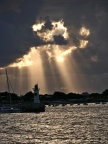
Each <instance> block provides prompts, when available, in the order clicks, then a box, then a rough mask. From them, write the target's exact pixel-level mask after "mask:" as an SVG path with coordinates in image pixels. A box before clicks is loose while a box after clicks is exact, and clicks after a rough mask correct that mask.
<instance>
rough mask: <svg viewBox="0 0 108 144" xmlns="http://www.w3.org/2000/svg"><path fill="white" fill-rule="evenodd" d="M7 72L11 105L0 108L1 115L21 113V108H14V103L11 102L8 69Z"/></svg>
mask: <svg viewBox="0 0 108 144" xmlns="http://www.w3.org/2000/svg"><path fill="white" fill-rule="evenodd" d="M5 72H6V79H7V87H8V96H9V99H10V104H9V105H8V106H7V105H3V106H1V107H0V113H17V112H20V108H16V107H14V106H12V101H11V95H10V85H9V82H10V81H9V77H8V74H7V69H5Z"/></svg>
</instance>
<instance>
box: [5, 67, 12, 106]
mask: <svg viewBox="0 0 108 144" xmlns="http://www.w3.org/2000/svg"><path fill="white" fill-rule="evenodd" d="M5 71H6V79H7V87H8V92H9V99H10V105H11V104H12V101H11V95H10V87H9V77H8V74H7V69H5Z"/></svg>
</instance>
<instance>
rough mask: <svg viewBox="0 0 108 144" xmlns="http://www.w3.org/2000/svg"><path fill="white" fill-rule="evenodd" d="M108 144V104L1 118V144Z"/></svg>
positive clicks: (53, 108)
mask: <svg viewBox="0 0 108 144" xmlns="http://www.w3.org/2000/svg"><path fill="white" fill-rule="evenodd" d="M26 143H27V144H108V103H107V104H88V105H83V104H81V105H76V104H75V105H73V106H70V105H66V106H61V105H60V106H56V107H52V106H50V107H46V112H43V113H38V114H36V113H14V114H0V144H26Z"/></svg>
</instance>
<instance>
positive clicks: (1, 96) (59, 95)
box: [0, 89, 108, 103]
mask: <svg viewBox="0 0 108 144" xmlns="http://www.w3.org/2000/svg"><path fill="white" fill-rule="evenodd" d="M10 96H11V100H12V102H13V103H17V102H33V99H34V94H33V92H31V91H30V92H27V93H26V94H25V95H22V96H18V95H17V94H14V93H10ZM55 100H78V101H81V100H83V101H84V100H85V101H91V102H92V101H94V100H95V101H98V100H103V101H108V89H106V90H105V91H103V92H102V93H101V94H99V93H91V94H89V93H88V92H83V93H82V94H77V93H72V92H71V93H68V94H65V93H63V92H59V91H56V92H54V94H52V95H49V94H44V95H41V94H40V101H42V102H44V101H55ZM9 101H10V97H9V93H8V92H1V93H0V103H9Z"/></svg>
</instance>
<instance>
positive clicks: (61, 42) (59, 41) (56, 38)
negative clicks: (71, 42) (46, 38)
mask: <svg viewBox="0 0 108 144" xmlns="http://www.w3.org/2000/svg"><path fill="white" fill-rule="evenodd" d="M54 42H55V43H56V44H58V45H66V44H68V41H67V40H65V39H64V37H63V36H62V35H54Z"/></svg>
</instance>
